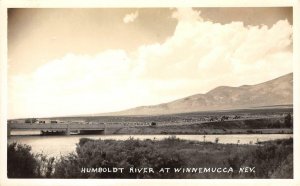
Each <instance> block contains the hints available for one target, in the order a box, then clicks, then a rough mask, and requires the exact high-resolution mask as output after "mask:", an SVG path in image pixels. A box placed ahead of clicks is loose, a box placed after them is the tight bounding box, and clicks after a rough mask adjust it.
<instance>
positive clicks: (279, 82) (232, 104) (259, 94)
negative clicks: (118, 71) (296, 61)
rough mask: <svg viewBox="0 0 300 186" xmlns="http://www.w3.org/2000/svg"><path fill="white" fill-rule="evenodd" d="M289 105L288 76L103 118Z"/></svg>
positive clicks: (289, 83)
mask: <svg viewBox="0 0 300 186" xmlns="http://www.w3.org/2000/svg"><path fill="white" fill-rule="evenodd" d="M291 104H293V74H292V73H290V74H287V75H284V76H281V77H278V78H276V79H273V80H270V81H267V82H264V83H260V84H256V85H243V86H239V87H229V86H220V87H217V88H215V89H213V90H211V91H209V92H207V93H206V94H196V95H192V96H188V97H185V98H182V99H178V100H175V101H172V102H169V103H163V104H159V105H153V106H141V107H136V108H132V109H129V110H124V111H120V112H114V113H109V114H107V115H157V114H172V113H183V112H196V111H211V110H227V109H244V108H252V107H266V106H273V105H291Z"/></svg>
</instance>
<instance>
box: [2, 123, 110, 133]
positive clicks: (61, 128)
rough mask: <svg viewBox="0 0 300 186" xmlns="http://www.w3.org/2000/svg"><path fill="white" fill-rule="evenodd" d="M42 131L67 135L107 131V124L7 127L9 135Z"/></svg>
mask: <svg viewBox="0 0 300 186" xmlns="http://www.w3.org/2000/svg"><path fill="white" fill-rule="evenodd" d="M14 129H17V130H41V131H47V130H50V131H65V132H66V134H67V135H69V134H70V131H105V124H78V123H40V124H36V123H34V124H31V123H11V124H8V126H7V134H8V135H10V131H11V130H14Z"/></svg>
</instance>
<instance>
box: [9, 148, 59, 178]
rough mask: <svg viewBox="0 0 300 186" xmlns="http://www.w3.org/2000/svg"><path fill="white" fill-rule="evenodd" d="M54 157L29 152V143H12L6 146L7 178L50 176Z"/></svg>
mask: <svg viewBox="0 0 300 186" xmlns="http://www.w3.org/2000/svg"><path fill="white" fill-rule="evenodd" d="M54 160H55V159H54V158H49V159H48V158H47V156H45V155H43V154H33V153H31V147H30V146H29V145H23V144H17V143H12V144H10V145H8V147H7V177H8V178H40V177H51V175H52V173H53V171H54V170H53V167H54Z"/></svg>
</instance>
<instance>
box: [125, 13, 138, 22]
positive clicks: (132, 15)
mask: <svg viewBox="0 0 300 186" xmlns="http://www.w3.org/2000/svg"><path fill="white" fill-rule="evenodd" d="M138 16H139V13H138V11H136V12H132V13H130V14H126V15H125V16H124V18H123V22H124V23H131V22H133V21H134V20H135V19H136V18H137V17H138Z"/></svg>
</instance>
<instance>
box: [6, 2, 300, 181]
mask: <svg viewBox="0 0 300 186" xmlns="http://www.w3.org/2000/svg"><path fill="white" fill-rule="evenodd" d="M0 3H1V4H0V24H1V25H0V62H1V66H0V80H1V81H0V87H1V88H0V90H1V92H0V96H1V97H0V104H1V105H0V121H1V124H0V134H1V138H0V185H1V186H2V185H3V186H7V185H19V186H21V185H26V186H29V185H38V186H40V185H74V186H76V185H141V184H143V185H144V186H148V185H149V186H150V185H151V186H152V185H165V184H170V185H172V186H177V185H183V184H189V185H216V186H218V185H222V186H223V185H249V186H250V185H251V186H252V185H286V186H296V185H298V186H299V185H300V180H299V179H300V171H299V168H300V165H299V157H300V149H298V148H297V147H300V146H299V144H300V143H299V132H296V131H299V129H300V127H299V126H298V124H299V122H300V118H299V114H300V110H299V109H300V108H299V106H300V99H299V95H300V86H299V83H300V82H299V81H300V65H299V62H300V61H299V59H300V57H299V48H300V46H299V41H300V38H299V33H300V29H299V28H300V27H299V26H300V20H299V16H300V14H299V12H300V11H299V8H300V6H299V4H300V0H290V1H289V0H264V1H259V0H252V1H251V0H248V1H246V0H226V1H224V0H223V1H222V0H207V1H201V0H189V1H183V0H151V1H150V0H139V1H137V0H111V1H109V0H72V1H70V0H48V1H47V0H0ZM288 6H293V72H294V87H293V88H294V94H293V95H294V179H287V180H285V179H189V180H185V179H164V180H160V179H150V180H135V179H105V180H104V179H93V180H86V179H7V177H6V172H7V165H6V162H7V161H6V160H7V157H6V156H7V155H6V151H7V148H6V147H7V137H6V136H7V135H6V134H7V130H6V119H7V117H6V116H7V8H31V7H32V8H80V7H83V8H92V7H93V8H97V7H99V8H100V7H102V8H108V7H288ZM295 147H296V148H295ZM297 157H298V158H297Z"/></svg>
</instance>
